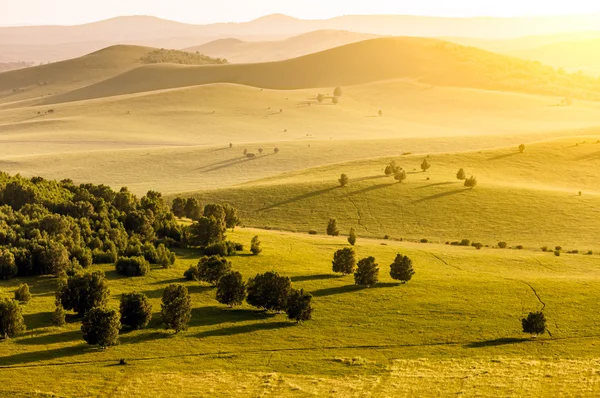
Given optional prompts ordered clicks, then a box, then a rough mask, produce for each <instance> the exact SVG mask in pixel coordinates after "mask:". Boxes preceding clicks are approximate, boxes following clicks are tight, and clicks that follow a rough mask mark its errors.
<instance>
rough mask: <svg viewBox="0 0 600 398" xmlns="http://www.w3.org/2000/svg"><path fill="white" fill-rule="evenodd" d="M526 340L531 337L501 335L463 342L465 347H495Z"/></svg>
mask: <svg viewBox="0 0 600 398" xmlns="http://www.w3.org/2000/svg"><path fill="white" fill-rule="evenodd" d="M527 341H531V339H529V338H515V337H502V338H500V339H493V340H484V341H474V342H472V343H469V344H465V347H466V348H483V347H496V346H502V345H509V344H518V343H524V342H527Z"/></svg>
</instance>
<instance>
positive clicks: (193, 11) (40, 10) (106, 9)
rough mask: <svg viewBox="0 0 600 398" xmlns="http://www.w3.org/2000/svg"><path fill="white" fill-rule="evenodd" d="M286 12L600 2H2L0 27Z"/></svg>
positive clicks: (233, 18)
mask: <svg viewBox="0 0 600 398" xmlns="http://www.w3.org/2000/svg"><path fill="white" fill-rule="evenodd" d="M272 13H283V14H287V15H291V16H295V17H299V18H329V17H333V16H338V15H344V14H413V15H435V16H475V15H494V16H515V15H549V14H553V15H556V14H588V13H600V1H597V0H543V1H541V0H503V1H492V0H416V1H408V0H210V1H206V0H51V1H48V0H0V25H32V24H33V25H38V24H65V25H72V24H79V23H86V22H92V21H98V20H101V19H106V18H111V17H115V16H119V15H154V16H158V17H161V18H165V19H172V20H176V21H182V22H189V23H210V22H242V21H249V20H252V19H255V18H257V17H260V16H263V15H267V14H272Z"/></svg>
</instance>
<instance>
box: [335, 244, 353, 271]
mask: <svg viewBox="0 0 600 398" xmlns="http://www.w3.org/2000/svg"><path fill="white" fill-rule="evenodd" d="M331 264H332V267H331V269H332V271H333V272H339V273H341V274H343V275H349V274H351V273H353V272H354V271H355V269H356V257H355V254H354V249H352V248H350V247H345V248H343V249H340V250H338V251H336V252H335V254H334V255H333V262H332V263H331Z"/></svg>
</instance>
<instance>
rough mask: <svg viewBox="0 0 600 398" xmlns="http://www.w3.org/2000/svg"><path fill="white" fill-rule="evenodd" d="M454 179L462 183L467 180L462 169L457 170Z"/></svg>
mask: <svg viewBox="0 0 600 398" xmlns="http://www.w3.org/2000/svg"><path fill="white" fill-rule="evenodd" d="M456 179H457V180H461V181H464V180H466V179H467V174H466V173H465V171H464V170H463V169H459V170H458V172H457V173H456Z"/></svg>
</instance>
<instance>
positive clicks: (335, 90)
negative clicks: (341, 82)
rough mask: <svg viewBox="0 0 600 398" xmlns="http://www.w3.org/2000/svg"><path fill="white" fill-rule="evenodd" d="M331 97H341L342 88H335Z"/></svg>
mask: <svg viewBox="0 0 600 398" xmlns="http://www.w3.org/2000/svg"><path fill="white" fill-rule="evenodd" d="M333 96H334V97H341V96H342V88H341V87H336V88H335V89H334V90H333Z"/></svg>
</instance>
